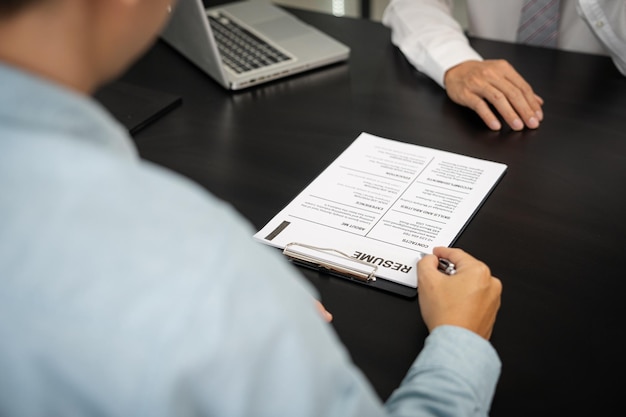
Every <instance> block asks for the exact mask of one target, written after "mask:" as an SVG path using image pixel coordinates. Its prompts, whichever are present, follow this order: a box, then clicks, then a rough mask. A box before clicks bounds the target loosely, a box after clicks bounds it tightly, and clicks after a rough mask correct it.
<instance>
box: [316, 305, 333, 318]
mask: <svg viewBox="0 0 626 417" xmlns="http://www.w3.org/2000/svg"><path fill="white" fill-rule="evenodd" d="M314 302H315V306H316V307H317V309H318V311H319V312H320V314H321V315H322V318H323V319H324V320H325V321H326V322H327V323H330V322H331V321H333V315H332V314H330V313H329V312H328V310H326V308H325V307H324V304H322V303H320V302H319V301H317V300H314Z"/></svg>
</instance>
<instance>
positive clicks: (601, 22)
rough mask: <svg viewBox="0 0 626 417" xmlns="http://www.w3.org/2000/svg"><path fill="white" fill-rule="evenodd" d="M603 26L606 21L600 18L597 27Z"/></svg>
mask: <svg viewBox="0 0 626 417" xmlns="http://www.w3.org/2000/svg"><path fill="white" fill-rule="evenodd" d="M603 26H604V22H603V21H602V20H598V21H597V22H596V27H597V28H598V29H600V28H602V27H603Z"/></svg>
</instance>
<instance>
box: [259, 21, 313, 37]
mask: <svg viewBox="0 0 626 417" xmlns="http://www.w3.org/2000/svg"><path fill="white" fill-rule="evenodd" d="M254 28H255V29H257V30H258V31H259V32H261V33H263V34H264V35H266V36H267V37H269V38H270V39H273V40H277V41H281V40H284V39H293V38H295V37H299V36H307V35H310V34H311V29H310V28H309V27H308V26H307V25H305V24H303V23H302V22H299V21H297V20H295V19H292V18H291V17H281V18H278V19H273V20H270V21H267V22H263V23H258V24H255V25H254Z"/></svg>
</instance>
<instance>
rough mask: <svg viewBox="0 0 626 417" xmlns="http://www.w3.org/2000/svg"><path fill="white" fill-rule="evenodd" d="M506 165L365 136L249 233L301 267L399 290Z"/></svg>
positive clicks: (458, 227)
mask: <svg viewBox="0 0 626 417" xmlns="http://www.w3.org/2000/svg"><path fill="white" fill-rule="evenodd" d="M506 168H507V166H506V165H505V164H502V163H499V162H494V161H488V160H484V159H478V158H475V157H471V156H465V155H460V154H455V153H451V152H447V151H442V150H437V149H432V148H426V147H423V146H419V145H415V144H410V143H405V142H400V141H395V140H391V139H385V138H380V137H376V136H374V135H370V134H367V133H361V134H360V135H359V137H357V138H356V139H355V140H354V142H353V143H352V144H351V145H350V146H348V148H347V149H346V150H345V151H344V152H342V153H341V154H340V155H339V156H338V157H337V158H336V159H335V160H334V161H333V162H332V163H331V164H330V165H329V166H328V167H327V168H326V169H325V170H324V171H323V172H322V173H321V174H319V175H318V176H317V178H315V179H314V180H313V181H312V182H311V183H309V185H308V186H307V187H305V189H304V190H302V191H301V192H300V193H299V194H298V195H297V196H295V198H294V199H292V200H291V202H289V203H288V204H287V206H285V207H284V208H283V209H282V210H280V212H279V213H277V214H276V215H275V216H274V217H273V218H272V219H271V220H270V221H269V222H268V223H267V224H266V225H265V226H264V227H263V228H261V230H259V231H258V232H257V233H255V235H254V237H255V238H256V239H258V240H259V241H260V242H262V243H265V244H268V245H271V246H274V247H277V248H280V249H282V250H283V253H284V255H285V256H287V258H288V259H289V260H291V261H292V262H293V263H295V264H297V265H302V266H304V267H308V268H312V269H315V270H318V271H320V272H324V273H327V274H329V275H333V276H337V277H340V278H344V279H348V280H350V281H351V282H354V283H357V284H360V285H365V286H369V287H371V288H375V289H380V290H383V291H386V292H389V293H394V294H397V295H401V296H404V297H415V296H416V295H417V263H418V262H419V260H421V259H422V258H423V257H424V255H425V254H427V253H432V249H433V248H434V247H435V246H450V245H451V244H452V243H453V242H454V241H455V240H456V239H457V238H458V236H459V235H460V234H461V232H462V231H463V230H464V229H465V227H466V226H467V224H468V223H469V221H470V220H471V219H472V218H473V216H474V214H475V213H476V212H477V211H478V209H479V208H480V207H481V206H482V204H483V203H484V202H485V200H486V199H487V197H488V196H489V195H490V194H491V192H492V191H493V189H494V187H495V186H496V185H497V184H498V182H499V181H500V178H501V177H502V176H503V175H504V173H505V171H506Z"/></svg>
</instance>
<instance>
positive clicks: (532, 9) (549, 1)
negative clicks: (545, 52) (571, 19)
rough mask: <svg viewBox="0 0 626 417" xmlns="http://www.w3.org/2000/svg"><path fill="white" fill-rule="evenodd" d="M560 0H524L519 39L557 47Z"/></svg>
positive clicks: (518, 31)
mask: <svg viewBox="0 0 626 417" xmlns="http://www.w3.org/2000/svg"><path fill="white" fill-rule="evenodd" d="M559 3H560V1H559V0H524V6H523V7H522V14H521V17H520V23H519V28H518V29H517V41H518V42H519V43H526V44H529V45H538V46H548V47H552V48H554V47H556V42H557V35H558V29H559Z"/></svg>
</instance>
